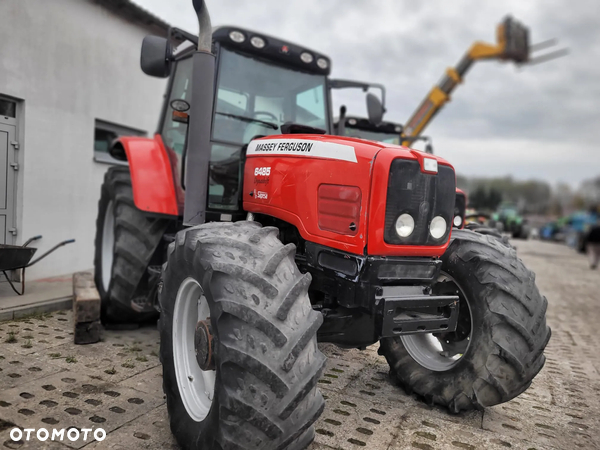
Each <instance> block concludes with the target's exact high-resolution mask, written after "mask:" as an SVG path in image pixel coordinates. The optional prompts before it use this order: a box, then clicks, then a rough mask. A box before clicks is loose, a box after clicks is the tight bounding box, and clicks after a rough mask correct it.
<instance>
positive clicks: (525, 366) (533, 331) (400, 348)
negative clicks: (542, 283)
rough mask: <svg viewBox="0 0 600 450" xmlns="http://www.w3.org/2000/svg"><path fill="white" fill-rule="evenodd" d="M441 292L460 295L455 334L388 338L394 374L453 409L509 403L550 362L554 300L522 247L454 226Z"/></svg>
mask: <svg viewBox="0 0 600 450" xmlns="http://www.w3.org/2000/svg"><path fill="white" fill-rule="evenodd" d="M452 238H453V240H452V243H451V244H450V247H449V248H448V250H447V251H446V253H445V254H444V255H443V257H442V276H441V278H440V280H439V283H437V284H436V285H434V288H433V290H434V292H435V291H437V292H439V293H441V294H450V293H455V294H458V296H459V298H460V300H459V318H458V326H457V329H456V331H455V332H452V333H434V334H415V335H409V336H402V337H400V338H388V339H383V340H382V341H381V347H380V353H381V354H383V355H384V356H385V357H386V359H387V361H388V363H389V364H390V369H391V370H390V374H391V376H392V378H393V379H395V381H396V382H398V383H399V384H400V385H402V386H403V387H404V388H405V389H406V390H407V391H409V392H415V393H417V394H419V395H420V396H422V397H424V398H425V399H426V400H427V401H428V403H430V404H434V403H436V404H440V405H443V406H446V407H448V408H449V409H450V411H452V412H459V411H460V410H468V409H472V408H482V407H486V406H492V405H496V404H499V403H503V402H506V401H508V400H511V399H512V398H514V397H516V396H517V395H519V394H521V393H522V392H523V391H525V390H526V389H527V388H528V387H529V385H530V384H531V381H532V380H533V378H534V377H535V376H536V375H537V373H538V372H539V371H540V370H541V368H542V366H543V365H544V362H545V357H544V354H543V351H544V348H545V347H546V344H547V343H548V340H549V339H550V328H548V327H547V326H546V307H547V304H548V303H547V301H546V298H545V297H543V296H542V295H541V294H540V293H539V291H538V289H537V287H536V285H535V275H534V274H533V272H531V271H530V270H528V269H527V268H526V267H525V266H524V265H523V263H522V262H521V260H519V259H518V258H517V255H516V252H515V250H514V249H512V248H510V247H507V246H505V245H503V244H502V243H501V242H500V241H499V240H498V239H495V238H492V237H489V236H484V235H481V234H478V233H475V232H472V231H469V230H458V231H456V230H455V231H453V234H452Z"/></svg>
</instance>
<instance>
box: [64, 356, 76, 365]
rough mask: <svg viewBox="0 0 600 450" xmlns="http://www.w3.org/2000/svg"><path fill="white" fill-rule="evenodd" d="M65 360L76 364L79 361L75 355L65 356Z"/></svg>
mask: <svg viewBox="0 0 600 450" xmlns="http://www.w3.org/2000/svg"><path fill="white" fill-rule="evenodd" d="M65 361H66V362H68V363H69V364H75V363H76V362H77V358H75V357H74V356H73V355H70V356H67V357H66V358H65Z"/></svg>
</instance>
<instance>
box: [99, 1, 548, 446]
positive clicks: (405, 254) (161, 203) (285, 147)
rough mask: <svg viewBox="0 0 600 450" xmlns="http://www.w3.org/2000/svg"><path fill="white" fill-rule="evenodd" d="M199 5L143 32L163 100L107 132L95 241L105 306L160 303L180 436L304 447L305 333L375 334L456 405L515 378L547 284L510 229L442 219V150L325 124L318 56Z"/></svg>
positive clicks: (326, 102) (527, 377)
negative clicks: (115, 134)
mask: <svg viewBox="0 0 600 450" xmlns="http://www.w3.org/2000/svg"><path fill="white" fill-rule="evenodd" d="M194 7H195V10H196V12H197V14H198V19H199V23H200V35H199V37H195V36H191V35H189V34H187V33H184V32H182V31H180V30H176V29H175V30H172V32H171V33H170V36H169V39H164V38H160V37H156V36H149V37H147V38H146V39H145V40H144V42H143V45H142V57H141V66H142V69H143V71H144V72H145V73H146V74H148V75H150V76H156V77H169V84H168V91H167V94H166V101H165V104H164V107H163V111H162V113H161V118H160V124H159V127H158V130H157V132H156V134H155V135H154V137H152V138H141V137H122V138H120V139H119V140H118V141H117V142H116V143H115V145H114V146H113V147H112V150H111V154H112V155H113V156H114V157H116V158H120V159H122V160H126V161H127V162H128V166H127V167H124V166H120V167H113V168H110V169H109V170H108V172H107V174H106V177H105V181H104V184H103V186H102V192H101V198H100V202H99V215H98V220H97V230H98V231H97V237H96V255H95V279H96V283H97V286H98V289H99V291H100V293H101V297H102V314H103V320H104V321H105V323H109V322H126V321H133V320H145V319H147V318H148V317H151V316H152V314H153V313H154V312H155V311H156V310H158V311H159V312H160V316H159V329H160V338H161V344H160V359H161V362H162V365H163V388H164V392H165V394H166V399H167V407H168V412H169V416H170V424H171V430H172V432H173V434H174V435H175V437H176V439H177V442H178V443H179V444H180V445H181V447H182V448H184V449H204V450H208V449H223V450H225V449H266V450H276V449H292V450H296V449H303V448H306V447H307V446H308V445H309V444H310V442H311V441H312V440H313V437H314V428H313V423H314V422H315V420H317V418H318V417H319V415H320V414H321V412H322V411H323V407H324V400H323V396H322V395H321V393H320V392H319V389H318V388H317V381H318V380H319V377H320V375H321V372H322V370H323V367H324V365H325V357H324V356H323V354H322V353H321V352H320V351H319V348H318V346H317V341H322V342H331V343H334V344H337V345H339V346H342V347H345V348H359V349H364V348H365V347H367V346H369V345H372V344H375V343H377V342H379V343H380V350H379V351H380V353H381V354H382V355H384V356H385V358H386V359H387V361H388V362H389V364H390V373H391V378H392V379H393V380H394V381H395V382H397V383H399V384H400V385H402V386H404V387H405V388H406V389H407V390H408V391H413V392H415V393H417V394H419V395H420V396H421V397H423V398H424V399H426V400H427V401H428V402H429V403H432V404H433V403H437V404H440V405H444V406H446V407H448V408H449V409H450V411H452V412H458V411H460V410H468V409H472V408H482V407H486V406H490V405H495V404H498V403H502V402H506V401H508V400H510V399H512V398H514V397H516V396H517V395H519V394H520V393H522V392H523V391H524V390H525V389H527V388H528V386H529V385H530V384H531V381H532V379H533V378H534V377H535V375H536V374H537V373H538V372H539V371H540V369H541V368H542V366H543V364H544V360H545V359H544V355H543V350H544V347H545V346H546V344H547V342H548V339H549V338H550V329H549V328H548V327H547V326H546V319H545V312H546V305H547V302H546V299H545V298H544V297H543V296H542V295H540V293H539V291H538V289H537V287H536V285H535V282H534V275H533V273H532V272H531V271H530V270H528V269H527V268H526V267H525V266H524V265H523V263H522V262H521V261H520V260H519V259H517V257H516V254H515V252H514V251H513V250H512V249H511V248H510V247H508V246H506V245H504V244H503V243H502V242H501V241H499V240H497V239H490V238H489V237H487V236H483V235H480V234H477V233H473V232H470V231H466V230H457V231H452V228H451V223H452V219H453V211H454V201H455V174H454V169H453V167H452V165H450V164H449V163H448V162H447V161H445V160H443V159H441V158H439V157H437V156H431V155H427V154H425V153H422V152H419V151H415V150H411V149H409V148H406V147H400V146H397V145H392V144H385V143H381V142H370V141H365V140H360V139H353V138H346V137H342V136H331V135H327V134H325V132H326V131H328V130H330V129H331V123H330V116H331V114H330V113H331V105H330V99H329V95H328V87H327V83H328V78H327V77H328V74H329V72H330V65H331V63H330V60H329V58H328V57H326V56H324V55H322V54H320V53H318V52H315V51H312V50H309V49H307V48H305V47H303V46H299V45H295V44H292V43H290V42H285V41H282V40H280V39H277V38H274V37H271V36H267V35H265V34H263V33H260V32H253V31H249V30H244V29H241V28H238V27H220V28H216V29H214V30H213V29H212V27H211V24H210V18H209V15H208V12H207V9H206V5H205V3H204V2H203V1H202V0H195V1H194ZM177 43H178V45H175V44H177ZM451 233H452V235H451Z"/></svg>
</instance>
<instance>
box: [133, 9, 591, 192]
mask: <svg viewBox="0 0 600 450" xmlns="http://www.w3.org/2000/svg"><path fill="white" fill-rule="evenodd" d="M134 1H135V3H137V4H139V5H140V6H142V7H144V8H146V9H147V10H149V11H150V12H152V13H154V14H156V15H158V16H159V17H161V18H163V19H164V20H166V21H167V22H169V23H171V24H173V25H175V26H178V27H181V28H184V29H186V30H189V31H193V32H196V31H197V29H198V25H197V22H196V18H195V14H194V11H193V8H192V6H191V4H192V2H191V0H134ZM207 3H208V6H209V11H210V12H211V16H212V21H213V25H225V24H227V25H239V26H242V27H246V28H250V29H253V30H256V31H262V32H264V33H266V34H271V35H275V36H278V37H280V38H282V39H287V40H290V41H292V42H295V43H298V44H302V45H305V46H306V47H308V48H312V49H314V50H317V51H320V52H323V53H325V54H327V55H329V56H330V57H331V58H332V61H333V64H332V77H334V78H349V79H355V80H364V81H373V82H379V83H383V84H384V85H385V86H386V87H387V92H388V94H387V95H388V100H387V109H388V112H387V114H386V117H385V118H386V119H387V120H391V121H396V122H400V123H404V122H406V120H407V119H408V118H409V116H410V115H411V113H412V112H413V111H414V109H415V108H416V107H417V106H418V104H419V103H420V101H421V100H422V99H423V97H424V96H425V95H426V93H427V92H428V91H429V89H430V88H431V87H432V86H433V85H434V84H435V83H437V82H438V81H439V79H440V78H441V76H442V74H443V73H444V71H445V69H446V68H447V67H448V66H451V65H455V64H456V63H457V62H458V60H459V59H460V58H461V57H462V55H463V53H465V51H466V50H467V48H468V47H469V46H470V45H471V43H472V42H473V41H475V40H483V41H486V42H494V41H495V28H496V24H497V23H498V22H500V21H501V20H502V18H503V17H504V16H505V15H507V14H511V15H513V16H514V17H515V18H517V19H518V20H519V21H521V22H522V23H524V24H525V25H526V26H528V27H529V28H530V36H531V41H532V43H535V42H539V41H543V40H546V39H549V38H558V39H559V41H560V44H561V46H566V47H568V48H569V50H570V54H569V55H568V56H566V57H563V58H560V59H557V60H554V61H551V62H548V63H545V64H539V65H535V66H526V67H521V68H517V67H515V66H514V65H513V64H511V63H499V62H495V61H487V62H480V63H477V64H475V65H474V66H473V67H472V68H471V71H470V72H469V73H468V74H467V76H466V80H465V83H464V84H463V85H461V86H459V87H458V88H457V89H456V90H455V92H454V95H453V98H452V102H450V103H449V104H447V105H446V107H445V108H444V109H443V110H442V111H441V112H440V114H439V115H438V116H437V117H436V118H435V119H434V121H433V122H432V123H431V125H430V126H429V127H428V128H427V130H426V132H425V134H427V135H430V136H431V137H432V138H433V142H434V147H435V152H436V153H437V154H438V155H440V156H443V157H445V158H446V159H448V160H449V161H450V162H452V163H453V164H454V166H455V167H456V169H457V172H458V173H460V174H463V175H469V176H503V175H512V176H514V177H515V178H519V179H529V178H540V179H545V180H547V181H549V182H551V183H556V182H559V181H561V182H567V183H569V184H571V185H573V186H577V185H578V184H579V182H580V181H581V180H583V179H586V178H591V177H594V176H598V175H600V2H599V1H597V0H577V1H568V0H529V1H527V2H525V1H522V0H508V1H502V2H498V1H485V2H482V1H479V0H454V1H452V2H448V1H444V0H429V1H427V2H416V1H412V0H411V1H409V0H352V1H348V0H327V1H323V0H259V1H248V0H207ZM341 104H346V105H347V106H348V111H349V113H351V114H355V115H366V107H365V102H364V94H362V93H361V92H352V91H341V92H339V93H336V94H335V97H334V106H335V107H336V109H337V108H339V105H341Z"/></svg>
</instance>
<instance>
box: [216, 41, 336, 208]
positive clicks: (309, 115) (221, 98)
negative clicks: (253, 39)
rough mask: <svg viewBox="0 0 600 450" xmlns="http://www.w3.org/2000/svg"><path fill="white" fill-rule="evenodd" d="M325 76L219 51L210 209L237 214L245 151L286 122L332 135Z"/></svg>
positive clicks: (277, 132) (279, 131)
mask: <svg viewBox="0 0 600 450" xmlns="http://www.w3.org/2000/svg"><path fill="white" fill-rule="evenodd" d="M325 80H326V78H325V76H324V75H315V74H310V73H306V72H300V71H298V70H294V69H291V68H285V67H282V66H279V65H276V64H272V63H269V62H267V61H262V60H259V59H255V58H251V57H248V56H244V55H242V54H239V53H236V52H233V51H230V50H227V49H225V48H221V49H220V51H219V75H218V80H217V92H216V98H215V109H214V115H213V129H212V139H211V141H212V148H211V158H210V181H209V182H210V186H209V201H208V206H209V208H213V209H221V210H222V209H225V210H235V209H236V208H237V207H238V203H239V200H240V188H241V186H240V184H241V179H242V177H241V173H242V166H241V164H240V160H241V154H242V148H243V146H244V145H246V144H248V143H249V142H250V141H251V140H252V139H255V138H257V137H261V136H270V135H274V134H281V130H280V126H281V125H282V124H284V123H286V122H293V123H296V124H300V125H309V126H311V127H315V128H321V129H324V130H326V131H327V130H329V119H328V110H329V109H328V107H327V97H326V95H325V92H326V91H325Z"/></svg>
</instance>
